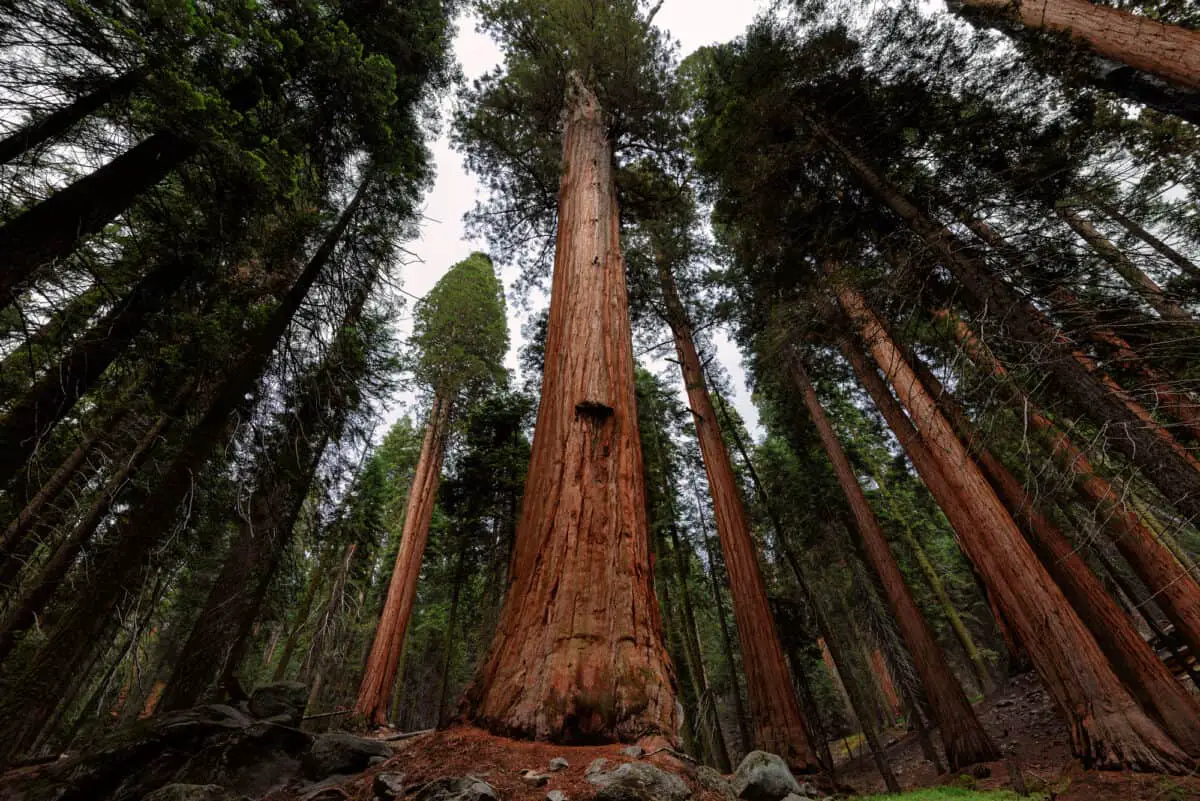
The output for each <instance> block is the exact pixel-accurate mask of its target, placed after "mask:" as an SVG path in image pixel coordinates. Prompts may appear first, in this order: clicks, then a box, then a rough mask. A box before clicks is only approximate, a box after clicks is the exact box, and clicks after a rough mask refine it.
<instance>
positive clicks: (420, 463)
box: [354, 396, 452, 726]
mask: <svg viewBox="0 0 1200 801" xmlns="http://www.w3.org/2000/svg"><path fill="white" fill-rule="evenodd" d="M451 405H452V401H451V399H449V398H443V397H441V396H435V397H434V399H433V407H432V408H431V409H430V411H429V422H428V423H427V424H426V426H425V439H424V441H423V442H422V443H421V456H420V458H419V459H418V460H417V468H416V471H415V472H414V474H413V481H412V486H411V487H409V491H408V506H407V508H406V511H405V514H404V529H403V530H402V532H401V534H400V549H399V550H398V551H397V552H396V563H395V565H394V566H393V568H392V578H391V581H390V582H389V583H388V591H387V599H386V601H385V602H384V606H383V612H382V614H381V615H380V617H379V626H378V627H377V628H376V630H375V641H374V642H373V643H372V645H371V655H370V657H368V659H367V669H366V671H365V673H364V674H363V680H362V685H361V686H360V687H359V690H358V699H357V700H356V701H355V702H354V713H355V714H356V715H362V716H363V718H365V719H366V721H367V723H368V724H369V725H371V726H385V725H387V722H388V709H389V708H390V706H391V700H392V687H393V686H394V685H395V684H396V671H397V669H398V668H399V666H400V652H401V651H402V650H403V648H404V636H405V634H406V633H407V632H408V621H409V618H410V617H411V616H412V610H413V604H414V603H415V601H416V598H417V579H418V578H419V577H420V575H421V560H422V559H423V558H424V556H425V544H426V543H427V542H428V541H429V524H430V522H431V521H432V520H433V507H434V504H435V502H436V501H437V488H438V482H439V481H440V480H441V476H442V458H443V456H444V455H445V453H446V437H447V435H448V434H449V433H450V432H449V428H450V414H451Z"/></svg>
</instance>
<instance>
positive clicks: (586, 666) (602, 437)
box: [466, 76, 678, 742]
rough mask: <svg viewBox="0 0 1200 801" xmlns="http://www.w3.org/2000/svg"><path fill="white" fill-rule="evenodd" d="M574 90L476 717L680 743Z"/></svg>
mask: <svg viewBox="0 0 1200 801" xmlns="http://www.w3.org/2000/svg"><path fill="white" fill-rule="evenodd" d="M572 78H573V82H574V86H573V87H572V89H571V90H570V91H569V93H568V98H567V109H566V116H565V123H564V131H563V176H562V182H561V185H560V190H559V201H558V236H557V242H556V249H555V257H554V281H553V291H552V295H551V299H550V319H549V327H548V333H547V341H546V362H545V375H544V378H543V382H542V400H541V405H540V406H539V407H538V416H537V426H536V429H535V436H534V441H533V450H532V454H531V457H530V464H529V476H528V478H527V479H526V483H525V496H524V502H523V504H522V507H521V519H520V522H519V523H518V527H517V533H516V541H515V543H514V554H513V563H512V581H511V586H510V588H509V590H508V594H507V596H506V597H505V602H504V608H503V610H502V611H501V615H500V621H499V623H498V626H497V631H496V634H495V636H494V638H493V641H492V646H491V650H490V652H489V653H488V655H487V657H486V658H485V659H484V661H483V664H482V666H481V670H480V673H479V675H478V676H477V678H476V680H475V683H474V684H473V686H472V688H471V689H470V691H469V692H468V695H467V699H466V705H467V711H468V715H469V717H471V718H472V719H474V720H475V721H477V722H478V723H480V724H482V725H484V726H486V727H488V728H490V729H492V730H495V731H501V732H506V733H509V734H514V735H519V736H525V737H535V738H538V739H553V740H559V741H564V742H580V741H588V740H591V741H603V740H615V739H619V740H625V741H628V740H636V739H638V738H640V737H643V736H650V735H665V736H666V737H668V738H670V739H674V738H675V736H676V730H677V728H678V721H677V720H676V710H675V692H674V687H673V683H674V678H673V675H672V671H671V666H670V660H669V659H668V657H667V653H666V648H665V647H664V645H663V637H662V622H661V619H660V617H659V611H658V602H657V599H656V598H655V596H654V588H653V586H652V582H653V571H652V569H651V566H650V539H649V525H648V522H647V519H646V508H645V477H644V475H643V472H642V454H641V445H640V443H639V441H638V428H637V424H638V423H637V412H636V407H635V400H634V380H633V343H632V336H631V333H630V328H629V309H628V300H627V297H626V290H625V264H624V259H623V258H622V256H621V246H620V242H619V238H618V237H619V219H618V213H617V202H616V188H615V184H614V176H613V164H612V150H611V147H610V143H609V142H608V140H607V130H606V124H605V121H604V119H603V113H602V111H601V109H600V107H599V105H598V103H597V101H596V98H595V96H594V95H593V94H592V93H591V92H590V91H589V90H588V89H587V88H586V87H584V86H583V85H582V84H581V83H580V81H579V79H578V77H577V76H572Z"/></svg>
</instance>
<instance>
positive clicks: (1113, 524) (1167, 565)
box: [954, 320, 1200, 654]
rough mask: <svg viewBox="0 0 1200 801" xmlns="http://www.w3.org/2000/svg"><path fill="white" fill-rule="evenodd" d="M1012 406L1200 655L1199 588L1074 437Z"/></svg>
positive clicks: (978, 356) (978, 357)
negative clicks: (1094, 509) (1093, 507)
mask: <svg viewBox="0 0 1200 801" xmlns="http://www.w3.org/2000/svg"><path fill="white" fill-rule="evenodd" d="M954 330H955V335H956V337H957V338H958V340H959V342H960V343H962V345H963V348H964V350H965V351H966V352H967V355H968V356H969V357H970V358H971V359H972V361H974V362H975V363H976V364H978V365H979V366H980V367H982V368H983V369H985V370H989V371H991V372H992V373H993V374H994V375H996V376H997V377H1000V378H1003V377H1004V376H1005V375H1006V374H1007V373H1006V371H1005V369H1004V367H1003V365H1001V364H1000V363H999V362H998V361H996V360H995V358H993V357H992V356H991V354H990V353H989V352H988V351H987V349H986V348H985V347H984V346H983V345H982V344H981V343H980V342H979V340H978V339H977V338H976V337H975V335H974V333H973V332H971V330H970V329H969V328H968V327H967V325H966V323H964V322H963V321H962V320H957V321H956V322H955V324H954ZM1013 401H1014V402H1016V403H1019V405H1020V407H1021V409H1022V412H1023V413H1024V414H1025V415H1026V417H1027V419H1028V420H1029V423H1030V424H1031V425H1032V426H1033V428H1034V429H1035V430H1037V431H1040V432H1042V433H1043V434H1044V435H1045V436H1046V437H1047V439H1048V440H1049V443H1050V449H1051V452H1052V453H1053V455H1054V457H1055V459H1056V460H1057V461H1058V462H1059V464H1060V465H1061V466H1062V467H1063V469H1064V471H1065V472H1066V473H1067V475H1068V476H1070V477H1071V478H1072V479H1073V480H1074V482H1075V486H1076V489H1077V490H1078V491H1079V493H1080V494H1081V495H1082V496H1083V497H1085V498H1087V499H1088V500H1089V501H1091V502H1092V503H1094V504H1095V505H1096V506H1097V507H1098V508H1099V509H1100V510H1101V511H1102V512H1103V525H1104V528H1105V529H1106V530H1107V531H1108V532H1109V533H1110V535H1111V536H1112V538H1113V543H1114V544H1115V545H1116V546H1117V549H1118V550H1119V551H1120V552H1121V556H1123V557H1124V558H1125V560H1126V561H1127V562H1129V564H1130V566H1131V567H1133V569H1134V570H1135V571H1136V572H1137V574H1138V576H1139V577H1140V578H1141V579H1142V581H1144V582H1145V583H1146V586H1147V587H1149V588H1150V590H1151V591H1152V592H1153V593H1154V594H1155V599H1156V600H1157V602H1158V604H1159V605H1160V606H1161V607H1162V610H1163V612H1164V613H1165V614H1166V615H1167V618H1168V619H1169V620H1170V621H1171V623H1172V625H1174V626H1175V628H1176V630H1177V631H1178V632H1179V634H1180V635H1181V636H1182V637H1183V638H1184V641H1185V642H1187V644H1188V648H1189V649H1190V650H1191V651H1192V653H1195V654H1200V583H1197V581H1196V579H1195V577H1194V576H1192V575H1191V573H1189V572H1188V570H1187V568H1186V567H1185V566H1184V565H1182V564H1181V563H1180V562H1179V560H1178V559H1176V558H1175V555H1174V554H1173V553H1171V551H1170V549H1169V548H1167V546H1165V545H1164V544H1163V542H1162V540H1161V539H1159V538H1158V537H1157V536H1155V534H1154V532H1153V531H1151V530H1150V529H1149V528H1147V527H1146V525H1145V524H1144V523H1143V522H1142V520H1141V518H1140V517H1139V516H1138V514H1137V512H1136V511H1135V510H1133V509H1131V508H1129V507H1128V506H1126V500H1125V498H1126V492H1125V490H1124V488H1122V487H1121V486H1119V485H1117V484H1116V483H1115V482H1112V481H1109V480H1107V479H1105V478H1103V477H1102V476H1101V475H1100V474H1099V473H1097V472H1096V470H1095V468H1094V467H1092V463H1091V460H1090V459H1088V457H1087V455H1086V454H1084V453H1083V451H1082V450H1080V449H1079V447H1078V446H1076V445H1075V443H1074V442H1072V440H1071V437H1070V436H1068V434H1067V433H1066V432H1065V431H1063V430H1062V429H1061V428H1060V427H1059V426H1058V425H1057V424H1056V423H1055V422H1054V421H1052V420H1051V419H1050V417H1049V416H1048V415H1046V414H1045V413H1043V412H1042V411H1041V410H1040V409H1039V408H1038V407H1037V406H1035V405H1033V404H1032V403H1031V402H1030V401H1029V399H1028V398H1026V397H1024V395H1022V394H1020V393H1019V392H1015V393H1014V397H1013Z"/></svg>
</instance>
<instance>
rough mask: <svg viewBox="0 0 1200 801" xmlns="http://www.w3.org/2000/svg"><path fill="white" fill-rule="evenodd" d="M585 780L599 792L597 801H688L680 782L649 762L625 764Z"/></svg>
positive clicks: (689, 793) (685, 791)
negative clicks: (598, 789) (597, 788)
mask: <svg viewBox="0 0 1200 801" xmlns="http://www.w3.org/2000/svg"><path fill="white" fill-rule="evenodd" d="M587 780H588V781H589V782H591V783H592V784H594V785H596V786H598V787H599V788H600V791H599V792H597V793H596V801H687V799H688V798H689V797H690V796H691V794H692V791H691V790H690V789H689V788H688V786H687V784H686V783H684V781H683V779H681V778H679V777H678V776H675V775H673V774H670V773H667V772H665V771H663V770H661V769H659V768H657V767H655V766H654V765H651V764H650V763H648V762H626V763H625V764H624V765H619V766H617V768H616V769H614V770H610V771H606V772H599V771H598V772H595V773H592V774H591V775H589V776H588V777H587Z"/></svg>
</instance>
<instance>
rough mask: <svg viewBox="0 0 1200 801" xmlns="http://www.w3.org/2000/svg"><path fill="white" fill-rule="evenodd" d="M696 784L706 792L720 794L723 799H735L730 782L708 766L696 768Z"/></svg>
mask: <svg viewBox="0 0 1200 801" xmlns="http://www.w3.org/2000/svg"><path fill="white" fill-rule="evenodd" d="M696 784H698V785H700V787H701V788H703V789H705V790H708V791H710V792H713V793H717V794H719V795H720V796H721V797H722V798H727V799H732V798H733V797H734V795H733V788H732V787H730V786H729V780H728V779H726V778H725V777H724V776H722V775H721V774H720V773H719V772H718V771H717V770H716V769H715V768H710V767H709V766H708V765H700V766H699V767H698V768H696Z"/></svg>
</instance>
